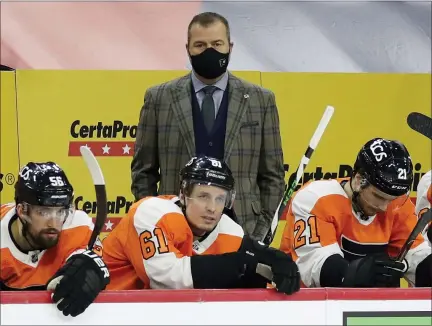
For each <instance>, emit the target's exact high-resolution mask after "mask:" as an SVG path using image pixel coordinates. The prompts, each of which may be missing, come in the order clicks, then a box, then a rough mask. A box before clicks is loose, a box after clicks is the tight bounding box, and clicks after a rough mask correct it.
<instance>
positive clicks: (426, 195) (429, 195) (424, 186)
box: [416, 170, 432, 244]
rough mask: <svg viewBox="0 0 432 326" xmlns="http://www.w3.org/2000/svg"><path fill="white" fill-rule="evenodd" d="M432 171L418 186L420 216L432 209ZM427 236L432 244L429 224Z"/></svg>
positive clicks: (431, 232) (418, 212) (418, 211)
mask: <svg viewBox="0 0 432 326" xmlns="http://www.w3.org/2000/svg"><path fill="white" fill-rule="evenodd" d="M431 176H432V170H430V171H429V172H427V173H426V174H425V175H424V176H423V177H422V178H421V179H420V182H419V184H418V185H417V201H416V214H417V215H418V216H420V215H421V214H423V213H424V212H425V211H426V210H428V209H431V203H432V185H431ZM424 234H425V235H427V237H428V239H429V242H430V243H431V244H432V227H431V225H430V224H429V226H428V227H426V228H425V232H424Z"/></svg>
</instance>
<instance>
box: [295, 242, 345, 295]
mask: <svg viewBox="0 0 432 326" xmlns="http://www.w3.org/2000/svg"><path fill="white" fill-rule="evenodd" d="M334 254H339V255H341V256H342V257H343V256H344V255H343V253H342V251H341V249H340V248H339V245H338V244H337V243H334V244H332V245H329V246H325V247H322V248H317V249H314V250H312V251H309V252H308V253H307V254H304V255H302V256H300V257H299V258H298V259H297V261H296V263H297V266H298V268H299V271H300V276H301V278H302V281H303V283H304V284H305V285H306V286H307V287H320V276H321V268H322V266H323V265H324V262H325V261H326V259H327V258H328V257H330V256H332V255H334Z"/></svg>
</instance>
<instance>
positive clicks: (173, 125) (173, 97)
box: [131, 73, 285, 240]
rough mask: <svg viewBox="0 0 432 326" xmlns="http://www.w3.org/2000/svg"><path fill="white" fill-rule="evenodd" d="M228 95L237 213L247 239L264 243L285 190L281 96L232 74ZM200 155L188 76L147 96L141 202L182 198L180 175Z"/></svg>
mask: <svg viewBox="0 0 432 326" xmlns="http://www.w3.org/2000/svg"><path fill="white" fill-rule="evenodd" d="M228 92H229V93H228V94H229V104H228V117H227V127H226V134H225V156H224V159H225V161H226V162H227V164H228V165H229V167H230V169H231V171H232V173H233V175H234V178H235V181H236V200H235V203H234V210H235V212H236V214H237V218H238V222H239V224H240V225H241V226H242V227H243V229H244V231H245V233H246V234H248V235H250V236H251V237H252V238H254V239H257V240H262V239H263V238H264V237H265V235H266V234H267V232H268V230H269V229H270V225H271V221H272V219H273V215H274V213H275V210H276V208H277V206H278V204H279V201H280V200H281V198H282V195H283V191H284V187H285V182H284V168H283V153H282V145H281V136H280V129H279V115H278V111H277V107H276V103H275V96H274V94H273V93H272V92H271V91H269V90H267V89H264V88H262V87H260V86H258V85H254V84H251V83H249V82H247V81H244V80H241V79H239V78H237V77H235V76H233V75H232V74H231V73H230V74H229V81H228ZM194 155H195V139H194V128H193V117H192V104H191V78H190V74H188V75H186V76H183V77H180V78H178V79H175V80H172V81H169V82H167V83H164V84H160V85H157V86H154V87H151V88H149V89H147V91H146V93H145V96H144V105H143V107H142V109H141V112H140V117H139V124H138V131H137V137H136V142H135V153H134V156H133V159H132V163H131V170H132V186H131V190H132V193H133V195H134V196H135V199H136V200H139V199H140V198H142V197H145V196H154V195H157V194H159V195H164V194H170V195H171V194H178V192H179V185H180V183H179V172H180V170H181V169H182V168H183V166H184V165H185V164H186V163H187V162H188V161H189V160H190V158H191V157H192V156H194ZM158 182H160V184H159V189H157V183H158Z"/></svg>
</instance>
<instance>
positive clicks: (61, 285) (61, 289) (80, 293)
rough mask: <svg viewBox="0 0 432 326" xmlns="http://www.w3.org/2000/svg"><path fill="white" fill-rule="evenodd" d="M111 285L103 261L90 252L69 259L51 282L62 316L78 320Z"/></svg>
mask: <svg viewBox="0 0 432 326" xmlns="http://www.w3.org/2000/svg"><path fill="white" fill-rule="evenodd" d="M109 282H110V274H109V271H108V268H107V267H106V266H105V263H104V261H103V260H102V258H101V257H100V256H99V255H97V254H96V253H94V252H93V251H91V250H86V251H84V252H83V253H81V254H76V255H73V256H72V257H70V258H69V259H68V260H67V262H66V263H65V264H64V265H63V266H62V267H61V268H60V269H59V270H58V271H57V273H55V275H54V276H53V277H52V278H51V279H50V280H49V281H48V284H47V289H48V290H54V293H53V296H52V300H53V302H54V303H57V308H58V309H59V310H60V311H62V312H63V315H65V316H68V315H71V316H72V317H76V316H78V315H79V314H81V313H83V312H84V311H85V310H86V309H87V307H88V306H89V305H90V304H91V303H92V302H93V301H94V300H95V299H96V297H97V295H98V294H99V292H100V291H102V290H104V289H105V287H106V286H107V285H108V284H109Z"/></svg>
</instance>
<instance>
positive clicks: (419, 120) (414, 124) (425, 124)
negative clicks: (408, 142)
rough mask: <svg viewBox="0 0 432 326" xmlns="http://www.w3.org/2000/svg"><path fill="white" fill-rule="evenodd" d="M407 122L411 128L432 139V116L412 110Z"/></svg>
mask: <svg viewBox="0 0 432 326" xmlns="http://www.w3.org/2000/svg"><path fill="white" fill-rule="evenodd" d="M407 123H408V126H410V128H411V129H413V130H415V131H417V132H418V133H420V134H422V135H423V136H426V137H427V138H429V139H431V140H432V118H430V117H428V116H427V115H425V114H423V113H420V112H411V113H410V114H408V116H407Z"/></svg>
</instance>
